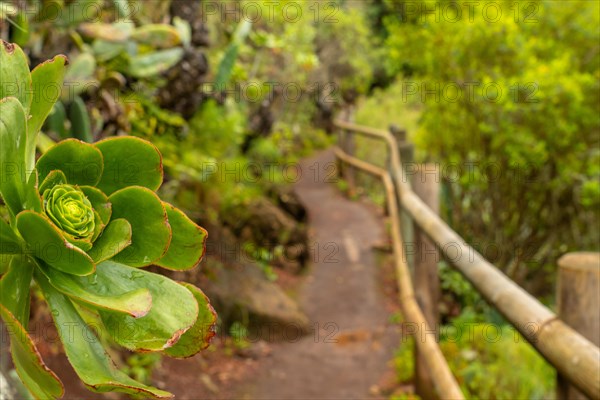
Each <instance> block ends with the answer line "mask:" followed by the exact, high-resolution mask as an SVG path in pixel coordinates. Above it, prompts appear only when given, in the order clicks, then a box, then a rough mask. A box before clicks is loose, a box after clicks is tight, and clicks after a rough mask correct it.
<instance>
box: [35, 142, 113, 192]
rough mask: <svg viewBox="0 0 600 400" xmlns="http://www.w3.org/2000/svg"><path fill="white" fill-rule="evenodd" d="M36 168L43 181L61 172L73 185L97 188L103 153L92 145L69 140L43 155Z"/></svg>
mask: <svg viewBox="0 0 600 400" xmlns="http://www.w3.org/2000/svg"><path fill="white" fill-rule="evenodd" d="M36 168H37V171H38V174H39V177H40V179H41V180H44V179H45V178H46V176H47V175H48V174H49V173H50V172H52V171H54V170H61V171H62V172H63V173H64V174H65V176H66V177H67V181H68V183H69V184H71V185H90V186H95V185H96V184H97V183H98V181H99V180H100V176H102V171H103V161H102V153H101V152H100V151H98V149H97V148H96V147H94V146H93V145H91V144H88V143H84V142H82V141H80V140H77V139H67V140H63V141H62V142H60V143H57V144H56V145H55V146H53V147H52V148H51V149H50V150H48V151H47V152H46V153H45V154H44V155H42V156H41V157H40V159H39V160H38V162H37V164H36Z"/></svg>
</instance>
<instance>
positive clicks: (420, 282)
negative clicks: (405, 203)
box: [412, 164, 440, 399]
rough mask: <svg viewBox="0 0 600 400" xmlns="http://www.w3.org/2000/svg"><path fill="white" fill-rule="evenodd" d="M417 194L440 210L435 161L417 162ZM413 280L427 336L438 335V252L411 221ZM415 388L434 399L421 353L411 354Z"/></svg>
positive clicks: (415, 190)
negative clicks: (413, 241) (413, 363)
mask: <svg viewBox="0 0 600 400" xmlns="http://www.w3.org/2000/svg"><path fill="white" fill-rule="evenodd" d="M412 184H413V190H414V192H415V194H416V195H417V196H419V197H420V198H421V200H423V202H424V203H425V204H427V206H428V207H429V208H430V209H431V210H432V211H433V212H434V213H436V214H439V212H440V170H439V168H438V166H437V165H435V164H420V165H419V166H418V169H417V170H416V174H415V176H414V179H413V181H412ZM414 234H415V250H414V262H415V267H414V284H415V293H416V297H417V302H418V304H419V306H420V307H421V310H422V311H423V314H424V316H425V319H426V320H427V323H428V324H429V326H430V327H431V328H432V329H433V330H435V336H434V335H433V333H431V334H430V333H429V332H428V333H427V335H425V337H426V339H427V340H434V338H436V339H437V337H438V333H439V332H438V324H439V322H440V316H439V309H438V304H439V301H440V279H439V276H438V262H439V261H440V253H439V251H438V249H437V247H436V245H435V244H434V243H433V242H432V241H431V239H429V237H428V236H427V235H426V234H425V232H423V231H421V230H420V229H419V226H418V225H417V224H416V223H415V224H414ZM415 389H416V393H417V394H418V395H419V396H420V397H421V398H423V399H434V398H436V397H437V396H436V393H435V390H434V386H433V379H432V377H431V374H430V371H429V370H428V369H427V368H426V367H425V361H424V360H423V358H422V356H420V355H419V354H415Z"/></svg>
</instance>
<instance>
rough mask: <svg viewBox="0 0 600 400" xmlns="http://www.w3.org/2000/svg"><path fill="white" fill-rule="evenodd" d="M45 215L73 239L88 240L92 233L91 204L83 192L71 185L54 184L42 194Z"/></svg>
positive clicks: (93, 223)
mask: <svg viewBox="0 0 600 400" xmlns="http://www.w3.org/2000/svg"><path fill="white" fill-rule="evenodd" d="M43 199H44V211H45V212H46V215H48V217H49V218H50V219H51V220H52V222H54V224H55V225H56V226H57V227H58V228H60V229H61V230H62V231H63V232H65V233H67V234H68V235H70V236H72V237H73V238H74V239H83V240H88V239H90V238H91V237H92V236H93V235H94V229H95V221H94V210H93V208H92V204H91V203H90V201H89V200H88V199H87V198H86V197H85V194H83V192H82V191H81V190H79V189H78V188H76V187H74V186H71V185H56V186H54V187H53V188H51V189H48V190H46V191H45V192H44V194H43Z"/></svg>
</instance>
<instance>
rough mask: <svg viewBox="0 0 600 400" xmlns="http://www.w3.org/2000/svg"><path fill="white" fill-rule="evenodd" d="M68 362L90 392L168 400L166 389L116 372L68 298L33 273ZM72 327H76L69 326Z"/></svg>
mask: <svg viewBox="0 0 600 400" xmlns="http://www.w3.org/2000/svg"><path fill="white" fill-rule="evenodd" d="M36 280H37V281H38V282H39V284H40V287H41V289H42V292H43V293H44V297H45V298H46V301H47V302H48V304H49V305H50V309H51V310H52V317H53V318H54V323H55V325H56V327H57V328H58V334H59V336H60V338H61V341H62V343H63V345H64V348H65V353H67V357H68V359H69V362H70V363H71V365H72V366H73V368H74V369H75V372H76V373H77V375H78V376H79V378H80V379H81V380H82V381H83V382H84V383H85V385H86V386H87V387H88V388H89V389H90V390H92V391H95V392H100V393H105V392H112V391H116V392H123V393H128V394H132V395H139V396H143V397H150V398H157V399H168V398H172V397H173V395H172V394H171V393H169V392H165V391H163V390H159V389H156V388H153V387H151V386H147V385H144V384H142V383H140V382H137V381H135V380H133V379H131V378H130V377H129V376H127V375H126V374H125V373H123V372H121V371H119V370H118V369H117V367H116V366H115V364H114V363H113V361H112V360H111V359H110V357H109V355H108V353H107V352H106V350H104V348H103V347H102V344H101V343H100V341H99V340H98V339H97V337H96V335H95V334H94V333H93V332H92V331H91V330H90V328H89V326H88V325H87V324H86V323H85V321H84V320H83V319H82V318H81V316H80V315H79V313H78V312H77V310H76V309H75V307H74V306H73V303H71V301H70V300H69V298H68V297H66V296H65V295H63V294H62V293H60V292H59V291H58V290H56V289H55V288H54V287H53V286H52V285H51V284H50V283H49V282H48V280H47V279H46V277H45V276H43V274H41V272H38V273H36ZM72 326H75V327H77V329H71V328H70V327H72Z"/></svg>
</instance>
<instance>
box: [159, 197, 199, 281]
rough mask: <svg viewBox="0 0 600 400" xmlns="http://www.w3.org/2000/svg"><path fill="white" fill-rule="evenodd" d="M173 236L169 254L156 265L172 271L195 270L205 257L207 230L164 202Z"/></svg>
mask: <svg viewBox="0 0 600 400" xmlns="http://www.w3.org/2000/svg"><path fill="white" fill-rule="evenodd" d="M163 204H164V206H165V209H166V210H167V217H168V218H169V225H171V231H172V232H173V236H172V238H171V244H170V245H169V249H168V250H167V253H166V254H165V255H164V256H163V257H162V258H161V259H160V260H158V261H157V262H156V263H155V264H156V265H159V266H161V267H163V268H168V269H172V270H180V271H183V270H186V269H191V268H194V267H195V266H196V265H198V263H199V262H200V260H202V256H203V255H204V250H205V246H206V237H207V233H206V230H204V229H203V228H201V227H199V226H198V225H196V224H195V223H194V222H193V221H192V220H191V219H189V218H188V217H187V215H185V214H184V213H183V212H182V211H181V210H179V209H177V208H175V207H173V206H172V205H171V204H169V203H166V202H163Z"/></svg>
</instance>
